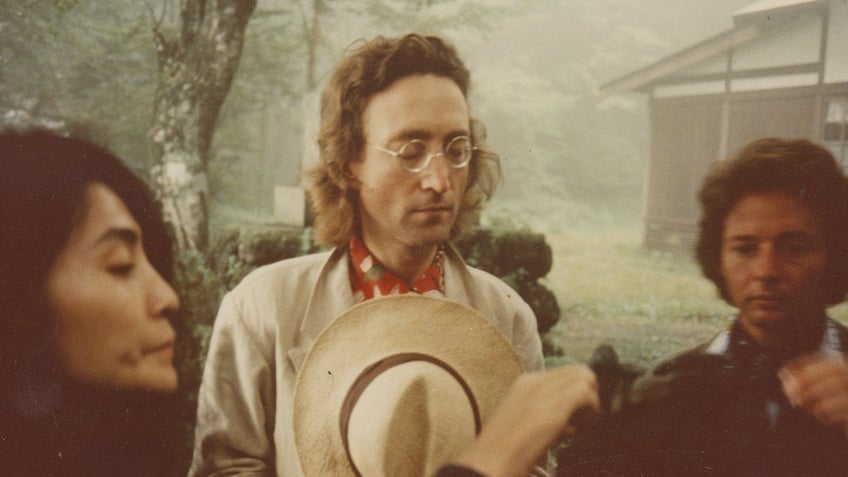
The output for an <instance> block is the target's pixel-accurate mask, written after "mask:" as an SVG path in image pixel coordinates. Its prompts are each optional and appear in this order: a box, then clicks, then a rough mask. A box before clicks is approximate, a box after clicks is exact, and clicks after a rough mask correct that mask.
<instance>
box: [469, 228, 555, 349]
mask: <svg viewBox="0 0 848 477" xmlns="http://www.w3.org/2000/svg"><path fill="white" fill-rule="evenodd" d="M454 246H455V247H456V248H457V251H459V253H460V254H461V255H462V256H463V257H464V259H465V261H466V262H467V263H468V264H469V265H471V266H474V267H477V268H480V269H482V270H485V271H487V272H489V273H491V274H492V275H495V276H497V277H499V278H501V279H502V280H503V281H505V282H506V283H507V284H509V285H510V286H511V287H512V288H513V289H515V291H517V292H518V294H519V295H521V298H523V299H524V301H526V302H527V304H529V305H530V308H532V309H533V313H534V314H535V315H536V320H537V325H538V329H539V333H541V334H544V333H547V332H548V330H550V329H551V327H553V326H554V325H555V324H556V322H557V321H558V320H559V314H560V310H559V304H558V303H557V299H556V296H555V295H554V294H553V292H552V291H551V290H549V289H548V288H547V287H545V286H544V285H542V284H540V283H539V282H538V280H539V279H540V278H542V277H544V276H545V275H547V273H548V272H549V271H550V270H551V267H552V265H553V255H552V252H551V248H550V247H549V246H548V244H547V243H546V242H545V237H544V235H542V234H538V233H533V232H529V231H525V230H515V229H502V228H494V229H478V230H475V231H473V232H471V233H468V234H466V235H463V236H462V237H460V238H459V239H458V240H456V241H455V242H454ZM547 351H548V352H551V353H555V352H556V351H555V348H552V347H549V348H548V349H547Z"/></svg>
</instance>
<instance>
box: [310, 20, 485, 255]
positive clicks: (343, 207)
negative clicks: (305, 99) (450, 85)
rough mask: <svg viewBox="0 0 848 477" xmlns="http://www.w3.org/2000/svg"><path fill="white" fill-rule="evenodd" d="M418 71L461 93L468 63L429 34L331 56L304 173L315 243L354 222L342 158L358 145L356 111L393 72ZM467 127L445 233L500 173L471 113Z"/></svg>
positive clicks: (329, 240) (470, 218)
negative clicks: (461, 182)
mask: <svg viewBox="0 0 848 477" xmlns="http://www.w3.org/2000/svg"><path fill="white" fill-rule="evenodd" d="M419 74H433V75H437V76H442V77H446V78H449V79H450V80H452V81H453V82H454V83H456V85H457V86H458V87H459V89H460V90H461V91H462V94H463V96H464V97H465V98H466V99H467V98H468V89H469V81H470V74H469V72H468V69H467V68H466V67H465V65H464V64H463V63H462V60H460V58H459V55H458V54H457V52H456V49H455V48H454V47H453V46H452V45H450V44H448V43H446V42H445V41H444V40H442V39H441V38H438V37H435V36H422V35H418V34H408V35H406V36H403V37H401V38H384V37H377V38H374V39H373V40H370V41H366V42H364V43H362V44H361V45H359V46H358V47H356V48H354V49H352V50H351V51H350V52H349V53H348V54H347V55H346V56H345V57H344V58H343V59H342V60H341V61H340V62H339V64H338V66H337V68H336V70H335V72H334V74H333V76H332V77H331V79H330V82H329V84H328V85H327V87H326V88H325V90H324V92H323V95H322V97H321V127H320V129H319V132H318V147H319V153H320V160H319V163H318V165H317V166H316V167H315V168H314V169H313V170H311V171H309V173H308V189H309V194H310V198H311V200H312V207H313V209H314V211H315V236H316V237H317V238H318V240H319V241H321V242H322V243H324V244H326V245H335V246H341V245H343V244H345V243H347V241H348V240H349V239H350V237H351V236H352V235H353V234H354V233H356V232H357V231H358V230H359V225H360V222H359V210H358V199H359V197H358V192H357V187H356V186H357V184H358V182H357V180H356V178H355V177H354V176H353V174H352V173H351V172H350V167H349V166H350V163H351V161H354V160H357V159H358V158H359V157H360V155H361V154H362V149H363V147H364V145H365V136H364V133H363V121H362V113H363V112H364V111H365V108H366V106H367V105H368V102H369V100H370V99H371V98H372V97H373V96H374V95H375V94H377V93H379V92H381V91H383V90H385V89H386V88H388V87H389V86H390V85H391V84H392V83H394V82H395V81H397V80H398V79H400V78H404V77H406V76H410V75H419ZM469 127H470V130H471V141H472V144H473V145H474V147H475V151H474V154H473V156H472V159H471V162H470V164H469V176H468V186H467V188H466V191H465V197H464V200H463V203H462V206H461V208H460V211H459V215H458V217H457V220H456V222H455V223H454V225H453V228H452V230H451V238H453V237H456V236H458V235H459V234H460V233H461V232H462V231H463V230H464V229H465V228H466V227H467V226H468V225H469V224H472V223H474V222H475V220H476V218H477V216H478V215H479V213H480V211H481V209H482V207H483V204H484V203H485V202H486V201H487V200H488V199H489V198H490V197H491V195H492V193H493V192H494V190H495V188H496V187H497V185H498V184H499V182H500V179H501V170H500V160H499V158H498V156H497V154H495V153H494V152H492V151H490V150H488V149H487V148H486V147H485V140H486V132H485V128H484V127H483V124H482V123H480V122H479V121H477V120H474V119H472V120H471V124H470V125H469Z"/></svg>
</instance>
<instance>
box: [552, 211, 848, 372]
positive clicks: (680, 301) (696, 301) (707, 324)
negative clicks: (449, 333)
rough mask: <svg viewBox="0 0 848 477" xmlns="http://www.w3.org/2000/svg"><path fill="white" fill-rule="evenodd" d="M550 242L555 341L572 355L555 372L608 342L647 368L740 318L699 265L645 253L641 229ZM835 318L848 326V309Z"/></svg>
mask: <svg viewBox="0 0 848 477" xmlns="http://www.w3.org/2000/svg"><path fill="white" fill-rule="evenodd" d="M546 238H547V241H548V244H549V245H550V246H551V248H552V249H553V255H554V263H553V269H552V270H551V272H550V273H549V274H548V276H547V277H545V279H544V282H545V284H546V285H547V286H548V287H549V288H550V289H551V290H553V291H554V293H555V294H556V296H557V299H558V301H559V305H560V309H561V311H562V314H561V317H560V321H559V323H557V325H556V326H555V327H554V328H553V329H552V330H551V331H550V333H549V335H548V339H550V340H551V341H552V342H554V343H556V344H557V345H559V346H560V347H561V348H562V350H563V352H564V353H565V357H564V358H562V359H553V360H549V362H548V365H549V366H556V365H557V364H561V363H564V362H568V361H571V360H578V361H585V360H587V359H588V358H589V356H590V355H591V352H592V350H593V349H594V348H595V346H597V345H599V344H601V343H609V344H611V345H613V346H614V347H615V349H616V351H617V352H618V354H619V357H620V358H621V359H622V361H625V362H630V363H637V364H642V365H647V364H650V363H652V362H654V361H655V360H657V359H659V358H661V357H663V356H666V355H668V354H669V353H671V352H674V351H676V350H680V349H682V348H686V347H691V346H693V345H695V344H698V343H700V342H703V341H705V340H707V339H709V338H710V337H711V336H712V335H713V334H715V333H716V332H717V331H718V330H720V329H721V328H722V327H723V326H726V325H727V324H728V323H729V321H730V319H731V318H732V317H733V313H734V310H733V309H732V308H731V307H729V306H728V305H726V304H725V303H724V302H723V301H722V300H721V299H720V298H719V297H718V294H717V292H716V291H715V287H714V286H713V285H712V283H711V282H709V281H708V280H706V279H705V278H703V277H702V276H701V274H700V270H699V269H698V266H697V264H696V263H695V261H694V259H692V258H690V257H683V256H677V255H672V254H665V253H658V252H649V251H646V250H645V249H643V248H642V247H641V231H640V228H639V227H638V226H624V225H622V226H619V227H616V226H611V225H608V226H604V227H603V229H600V230H592V229H589V228H586V227H584V228H581V229H575V230H570V231H561V232H558V233H548V234H547V235H546ZM831 314H832V316H834V317H835V318H837V319H840V321H845V320H846V318H848V308H847V307H846V306H845V305H840V306H838V307H835V308H834V309H832V310H831Z"/></svg>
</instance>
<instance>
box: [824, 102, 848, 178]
mask: <svg viewBox="0 0 848 477" xmlns="http://www.w3.org/2000/svg"><path fill="white" fill-rule="evenodd" d="M824 144H825V146H826V147H827V148H828V149H830V152H832V153H833V156H834V157H835V158H836V160H837V161H839V163H840V164H842V168H843V169H845V170H846V171H848V97H845V98H831V99H829V100H828V101H827V116H826V117H825V122H824Z"/></svg>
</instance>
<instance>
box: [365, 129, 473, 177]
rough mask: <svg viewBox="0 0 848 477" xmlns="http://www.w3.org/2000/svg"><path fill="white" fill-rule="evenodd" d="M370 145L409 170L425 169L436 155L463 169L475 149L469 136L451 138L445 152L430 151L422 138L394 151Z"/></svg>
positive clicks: (418, 170)
mask: <svg viewBox="0 0 848 477" xmlns="http://www.w3.org/2000/svg"><path fill="white" fill-rule="evenodd" d="M368 146H371V147H373V148H374V149H376V150H378V151H382V152H385V153H386V154H391V155H392V156H394V157H396V158H398V159H399V161H400V165H401V166H403V168H404V169H406V170H408V171H409V172H420V171H423V170H424V169H426V168H427V166H429V165H430V162H431V161H432V160H433V157H435V156H442V157H444V158H445V159H447V161H448V164H450V165H451V166H452V167H454V168H455V169H462V168H463V167H465V166H467V165H468V163H469V162H470V161H471V156H472V154H473V152H474V149H475V148H474V147H472V146H471V139H469V138H468V137H467V136H457V137H455V138H453V139H451V140H450V142H449V143H447V145H446V146H445V149H444V152H430V149H429V148H428V147H427V143H425V142H424V141H422V140H421V139H413V140H411V141H409V142H408V143H406V144H404V145H403V146H401V147H400V149H398V150H397V151H392V150H391V149H386V148H384V147H380V146H376V145H374V144H368Z"/></svg>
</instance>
